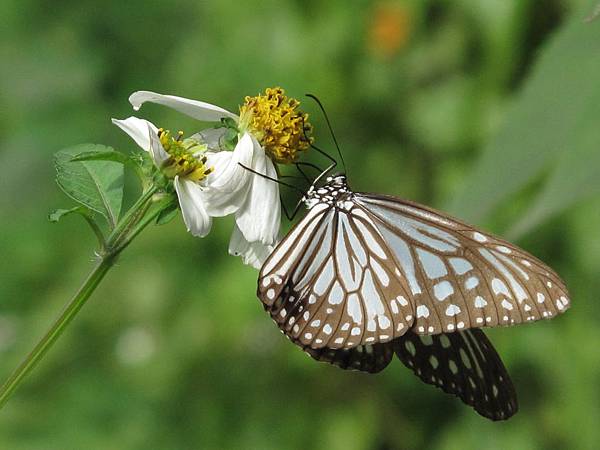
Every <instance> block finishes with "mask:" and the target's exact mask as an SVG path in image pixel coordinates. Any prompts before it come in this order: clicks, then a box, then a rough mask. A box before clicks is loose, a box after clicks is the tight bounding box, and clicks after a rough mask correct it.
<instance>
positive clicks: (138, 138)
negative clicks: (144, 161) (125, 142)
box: [112, 116, 169, 167]
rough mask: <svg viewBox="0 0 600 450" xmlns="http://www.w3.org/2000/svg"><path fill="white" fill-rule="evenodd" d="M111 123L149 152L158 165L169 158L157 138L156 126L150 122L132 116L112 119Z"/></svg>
mask: <svg viewBox="0 0 600 450" xmlns="http://www.w3.org/2000/svg"><path fill="white" fill-rule="evenodd" d="M112 123H114V124H115V125H116V126H118V127H119V128H120V129H122V130H123V131H124V132H125V133H127V134H128V135H129V136H130V137H131V138H132V139H133V140H134V141H135V142H136V144H137V145H139V146H140V147H141V148H142V150H144V151H147V152H150V155H151V156H152V159H153V160H154V162H155V163H156V165H157V166H158V167H160V166H161V165H162V163H163V162H165V161H166V160H167V158H169V155H168V154H167V152H165V149H164V148H163V146H162V144H161V143H160V140H159V139H158V134H157V133H158V128H156V126H155V125H154V124H153V123H152V122H148V121H147V120H144V119H138V118H137V117H133V116H132V117H128V118H127V119H124V120H119V119H112Z"/></svg>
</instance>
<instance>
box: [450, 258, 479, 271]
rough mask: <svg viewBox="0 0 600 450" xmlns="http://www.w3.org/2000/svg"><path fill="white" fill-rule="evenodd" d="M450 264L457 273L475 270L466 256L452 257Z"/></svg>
mask: <svg viewBox="0 0 600 450" xmlns="http://www.w3.org/2000/svg"><path fill="white" fill-rule="evenodd" d="M450 265H451V266H452V269H453V270H454V272H456V274H457V275H463V274H465V273H467V272H468V271H470V270H473V266H472V265H471V263H470V262H469V261H467V260H466V259H464V258H450Z"/></svg>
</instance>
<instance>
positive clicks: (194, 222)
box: [174, 177, 212, 237]
mask: <svg viewBox="0 0 600 450" xmlns="http://www.w3.org/2000/svg"><path fill="white" fill-rule="evenodd" d="M174 184H175V190H176V191H177V197H178V198H179V206H180V207H181V214H182V215H183V221H184V222H185V226H186V227H187V230H188V231H189V232H190V233H192V234H193V235H194V236H198V237H204V236H206V235H207V234H208V232H209V231H210V227H211V225H212V218H211V217H210V216H209V215H208V214H207V213H206V210H205V209H204V204H203V200H202V188H201V187H200V185H199V184H197V183H195V182H193V181H190V180H185V179H181V178H180V177H175V180H174Z"/></svg>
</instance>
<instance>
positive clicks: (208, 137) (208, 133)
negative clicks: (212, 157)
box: [191, 127, 227, 152]
mask: <svg viewBox="0 0 600 450" xmlns="http://www.w3.org/2000/svg"><path fill="white" fill-rule="evenodd" d="M226 132H227V129H226V128H223V127H221V128H207V129H206V130H202V131H200V132H199V133H196V134H194V135H193V136H191V138H192V139H196V140H197V141H199V142H200V143H202V144H206V147H207V148H208V150H210V151H213V152H220V151H224V150H226V148H225V145H224V143H223V139H224V137H225V133H226Z"/></svg>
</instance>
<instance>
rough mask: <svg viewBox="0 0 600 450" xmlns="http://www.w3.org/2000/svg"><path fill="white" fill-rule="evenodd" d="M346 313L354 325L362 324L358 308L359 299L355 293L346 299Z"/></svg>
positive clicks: (359, 308) (360, 311)
mask: <svg viewBox="0 0 600 450" xmlns="http://www.w3.org/2000/svg"><path fill="white" fill-rule="evenodd" d="M347 311H348V315H349V316H350V317H352V320H353V321H354V323H358V324H360V323H362V308H361V307H360V299H359V297H358V294H357V293H356V292H354V293H352V294H350V296H349V297H348V305H347Z"/></svg>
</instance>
